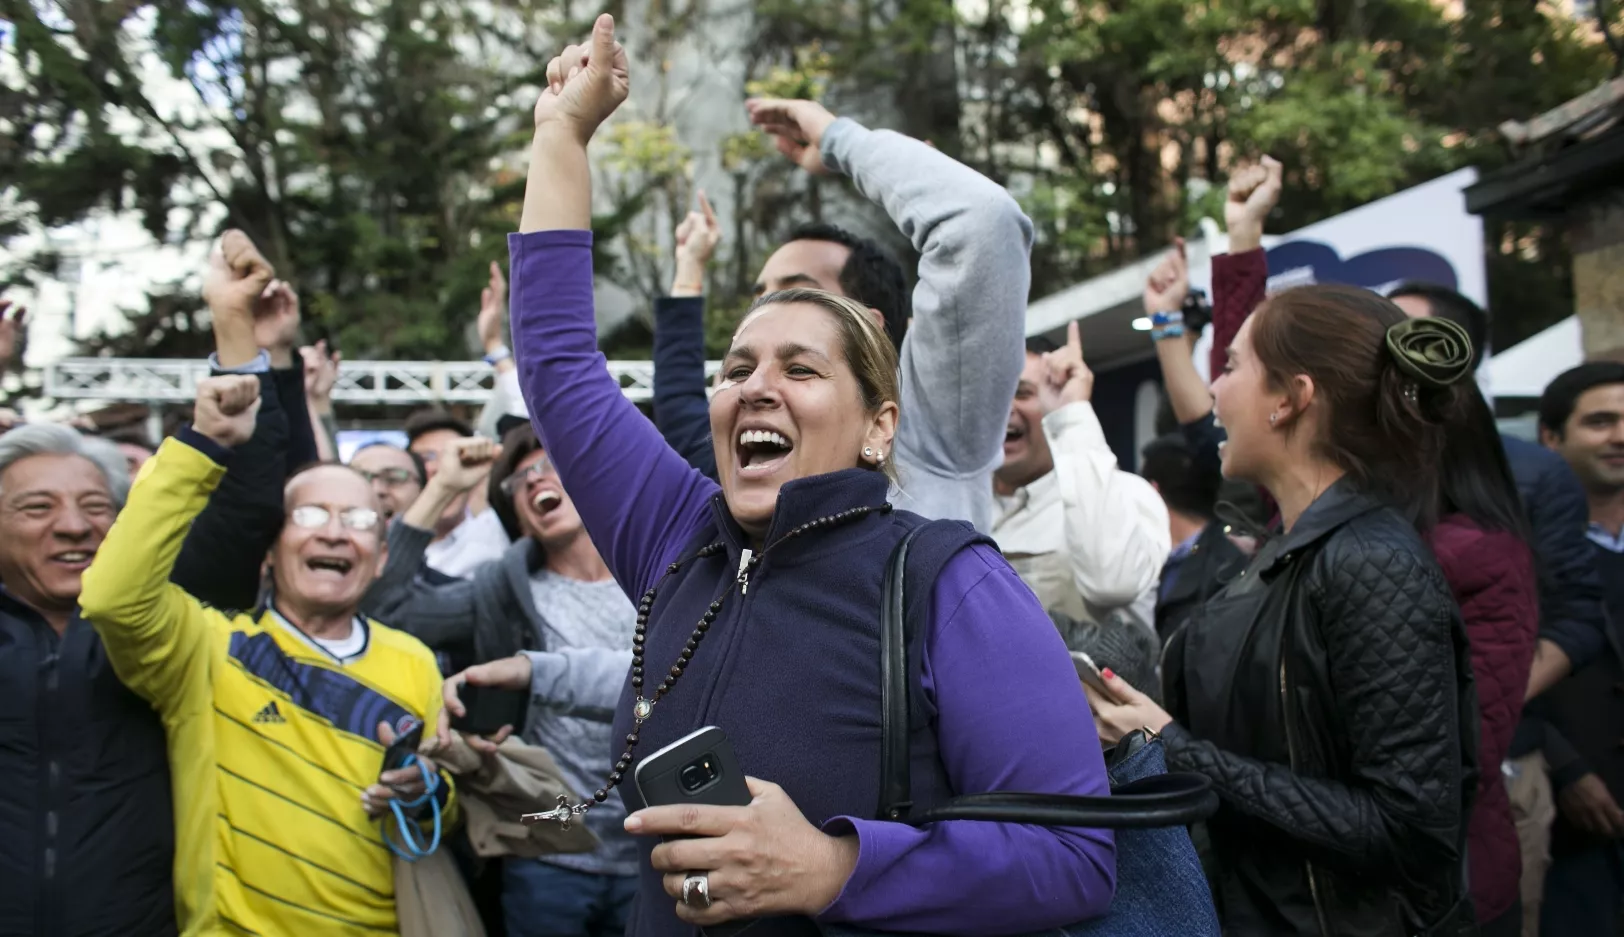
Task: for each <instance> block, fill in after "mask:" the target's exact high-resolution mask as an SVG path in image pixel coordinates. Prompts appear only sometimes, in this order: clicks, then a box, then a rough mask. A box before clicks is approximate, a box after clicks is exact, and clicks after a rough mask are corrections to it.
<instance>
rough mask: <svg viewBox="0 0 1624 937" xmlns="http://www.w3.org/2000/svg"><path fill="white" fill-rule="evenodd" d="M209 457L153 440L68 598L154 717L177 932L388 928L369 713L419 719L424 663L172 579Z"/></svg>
mask: <svg viewBox="0 0 1624 937" xmlns="http://www.w3.org/2000/svg"><path fill="white" fill-rule="evenodd" d="M223 473H224V469H223V468H222V467H221V466H219V465H218V464H216V463H215V462H214V461H213V460H211V459H210V458H209V457H208V456H207V455H204V454H203V453H202V452H200V451H198V450H197V449H195V448H193V447H191V446H188V445H186V444H185V443H183V442H180V441H178V440H175V439H170V440H168V441H166V442H165V443H164V444H163V446H162V447H161V448H160V449H159V451H158V454H157V455H156V456H154V457H153V458H152V459H151V460H149V461H148V462H147V464H146V465H145V466H144V467H143V469H142V472H141V473H140V477H139V478H138V479H137V481H136V484H135V486H134V487H133V488H132V489H131V491H130V499H129V503H128V504H127V505H126V506H125V508H124V510H123V512H122V513H121V514H120V515H119V519H118V521H117V522H116V523H115V524H114V525H113V528H112V530H111V531H109V532H108V535H107V539H106V541H105V542H104V543H103V544H102V546H101V549H100V550H99V551H98V552H97V554H96V559H95V562H94V563H93V564H92V565H91V568H90V569H89V570H87V571H86V572H85V575H84V590H83V593H82V594H81V597H80V605H81V611H82V614H83V616H84V617H85V618H86V619H87V620H88V621H90V622H91V623H92V624H93V625H95V628H96V631H97V632H98V633H99V634H100V635H101V637H102V641H103V642H104V644H105V645H106V647H107V653H108V656H109V658H110V659H111V661H112V663H113V666H114V669H115V670H116V671H117V673H118V675H119V678H120V679H122V680H123V681H124V683H125V684H126V685H127V686H129V687H130V689H132V690H134V691H135V692H136V693H139V694H141V695H142V696H143V697H145V698H147V699H149V700H151V701H152V704H153V706H154V708H156V709H157V710H158V712H159V714H160V715H161V716H162V717H163V721H164V727H165V729H166V731H167V734H168V745H169V762H170V769H171V774H172V776H173V785H174V804H175V825H176V831H175V832H176V836H175V844H176V845H175V893H176V907H177V911H178V912H179V915H180V921H181V929H182V933H184V934H187V935H198V934H240V933H253V934H264V935H304V934H392V933H396V932H397V930H398V928H397V925H396V920H395V889H394V855H393V853H391V852H390V851H389V849H388V847H387V846H386V845H385V844H384V840H383V836H382V832H381V826H380V823H379V821H376V820H372V819H370V818H369V817H367V815H366V813H365V812H364V811H363V810H362V808H361V792H362V790H364V789H365V788H366V787H367V786H368V785H370V784H372V783H374V782H375V781H376V780H377V777H378V772H379V770H380V768H381V766H382V762H383V751H384V749H383V746H382V745H381V744H380V743H379V742H378V738H377V726H378V723H379V722H387V723H390V724H391V725H394V724H397V723H398V722H399V720H400V718H401V717H402V716H406V715H411V716H415V717H417V718H419V719H422V720H423V721H424V722H425V723H426V725H425V730H424V731H425V736H424V737H425V738H427V737H429V736H430V735H431V734H432V733H433V731H434V729H435V724H436V722H437V720H438V719H439V715H440V698H441V697H440V682H441V681H440V673H439V669H438V667H437V666H436V664H435V661H434V656H433V654H431V653H430V652H429V650H428V648H427V647H425V646H424V645H423V644H422V643H421V642H419V641H418V640H417V639H416V638H413V637H411V636H410V635H407V634H404V633H402V632H399V631H395V630H393V629H391V628H387V627H385V626H383V625H380V624H377V623H376V622H371V623H368V626H367V644H366V647H365V649H364V650H363V651H362V653H361V654H360V655H359V656H357V657H352V658H349V659H348V660H347V662H345V663H340V662H338V661H337V660H335V659H334V658H333V657H332V656H331V655H329V654H327V653H325V652H324V651H323V650H321V649H320V648H319V647H316V646H315V645H313V644H312V643H310V642H308V641H307V640H305V639H304V638H303V637H302V636H300V635H297V634H295V633H294V632H292V631H290V630H289V629H288V628H287V627H286V626H284V625H282V624H280V623H278V622H277V621H276V620H275V618H274V616H273V615H271V614H269V613H266V614H264V615H262V616H261V617H260V618H259V619H258V620H257V621H256V620H255V619H254V618H253V617H251V616H249V615H238V616H237V617H236V618H227V617H226V616H225V615H224V614H222V613H220V612H218V611H215V610H214V609H211V608H206V607H204V606H203V605H202V604H200V603H199V602H198V601H197V600H196V599H194V598H192V597H191V596H189V595H187V594H186V593H185V592H184V591H183V590H181V589H180V588H179V587H178V586H175V585H172V584H171V583H170V582H169V574H170V571H171V569H172V568H173V566H174V563H175V559H176V557H177V556H178V555H179V553H180V547H181V542H182V540H183V539H184V537H185V535H186V531H187V529H188V528H189V527H190V526H191V522H192V519H193V518H194V517H195V516H196V515H197V514H198V513H199V512H200V511H201V510H202V509H203V506H204V504H205V503H207V500H208V497H209V493H210V492H211V491H213V490H214V487H215V485H216V484H218V482H219V480H220V477H221V475H222V474H223ZM442 783H445V784H449V783H450V780H449V778H448V777H443V780H442ZM453 809H454V803H448V804H447V809H446V811H445V812H444V816H443V821H442V827H443V828H445V829H449V828H450V826H451V823H452V821H453V820H454V816H453V814H452V811H453ZM387 820H388V822H389V823H391V824H393V822H394V820H393V818H387Z"/></svg>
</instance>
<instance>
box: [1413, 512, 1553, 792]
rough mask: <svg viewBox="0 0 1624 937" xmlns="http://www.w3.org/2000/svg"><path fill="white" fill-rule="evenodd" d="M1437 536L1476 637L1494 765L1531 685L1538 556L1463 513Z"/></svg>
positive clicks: (1487, 761) (1435, 543) (1486, 756)
mask: <svg viewBox="0 0 1624 937" xmlns="http://www.w3.org/2000/svg"><path fill="white" fill-rule="evenodd" d="M1431 539H1432V548H1433V552H1434V553H1436V554H1437V557H1438V563H1439V565H1440V566H1442V567H1443V571H1444V578H1445V579H1447V580H1448V581H1449V588H1450V591H1451V592H1453V593H1454V594H1455V601H1456V602H1457V603H1459V605H1460V610H1461V618H1462V620H1463V621H1464V622H1465V624H1466V634H1467V637H1468V638H1469V639H1470V641H1471V644H1472V675H1473V676H1474V677H1475V678H1476V679H1477V699H1478V709H1479V712H1480V713H1481V714H1482V719H1483V727H1482V728H1483V734H1482V739H1481V748H1480V754H1481V755H1482V761H1483V765H1484V767H1485V771H1488V770H1489V768H1491V767H1498V765H1499V764H1500V762H1501V761H1502V760H1504V759H1505V757H1506V751H1507V749H1508V748H1510V746H1511V736H1512V733H1513V732H1515V731H1516V728H1517V720H1518V719H1519V718H1520V717H1521V713H1522V704H1523V696H1524V694H1525V693H1526V692H1527V690H1528V671H1529V668H1530V667H1531V666H1532V665H1533V662H1534V643H1535V640H1536V638H1537V637H1538V635H1539V599H1538V589H1537V588H1536V587H1535V578H1534V558H1533V554H1532V553H1531V552H1530V551H1529V549H1528V545H1527V544H1525V543H1523V541H1522V539H1521V538H1519V537H1518V536H1517V535H1515V534H1512V533H1508V532H1506V531H1484V530H1481V529H1479V528H1478V527H1477V526H1476V525H1474V524H1472V523H1471V522H1470V521H1468V520H1466V519H1465V518H1463V517H1461V516H1460V515H1452V516H1450V517H1446V518H1444V519H1443V520H1442V521H1441V522H1440V523H1439V524H1438V526H1437V527H1436V528H1434V529H1433V532H1432V537H1431ZM1489 776H1491V777H1495V778H1497V777H1498V773H1497V772H1489Z"/></svg>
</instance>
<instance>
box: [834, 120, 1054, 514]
mask: <svg viewBox="0 0 1624 937" xmlns="http://www.w3.org/2000/svg"><path fill="white" fill-rule="evenodd" d="M822 151H823V161H824V163H825V164H827V165H828V166H829V168H831V169H833V170H836V171H838V172H841V173H844V174H845V175H847V176H849V177H850V178H851V180H852V183H853V184H854V185H856V187H857V190H858V191H859V192H861V193H862V194H863V195H864V196H865V197H867V198H868V199H870V200H872V201H874V202H875V203H876V204H878V205H879V206H880V207H881V208H884V209H885V212H886V214H887V215H889V216H890V217H891V221H892V222H893V223H894V224H896V226H897V228H898V229H899V230H900V231H901V232H902V234H903V235H904V236H905V237H907V238H908V240H909V241H910V242H912V243H913V247H914V250H916V251H918V252H919V282H918V284H917V285H916V286H915V287H914V293H913V323H912V325H910V326H909V328H908V333H907V336H906V338H904V340H903V342H902V419H901V422H900V423H899V425H898V428H897V438H896V442H895V444H894V453H893V458H894V459H895V460H896V464H897V467H898V469H899V472H900V474H901V477H902V482H901V485H900V486H899V491H897V492H894V495H895V498H896V503H897V506H898V507H902V508H906V509H907V510H910V511H914V512H916V513H919V514H922V515H924V516H925V517H931V518H957V519H961V520H967V521H970V522H971V523H972V524H974V525H975V526H976V529H977V530H981V531H987V530H990V529H991V528H992V473H993V470H994V469H996V468H997V467H998V466H999V465H1000V464H1002V462H1003V458H1004V454H1003V445H1004V428H1005V426H1007V425H1008V422H1009V407H1010V403H1011V402H1012V401H1013V400H1014V398H1015V384H1016V382H1017V381H1018V380H1019V379H1020V374H1021V368H1022V366H1023V365H1024V363H1025V335H1026V302H1027V292H1028V290H1029V289H1030V288H1031V282H1032V270H1031V251H1032V223H1031V221H1030V220H1029V219H1028V218H1027V217H1026V215H1025V214H1023V213H1022V212H1021V208H1020V206H1019V205H1018V204H1016V202H1015V200H1014V199H1013V198H1011V197H1010V194H1009V193H1008V192H1006V191H1005V190H1004V188H1003V187H1002V186H1000V185H998V184H997V183H996V182H993V181H992V180H991V179H988V178H987V177H986V176H983V175H981V174H980V173H978V172H976V171H975V170H973V169H971V168H970V167H968V166H965V165H964V164H963V163H960V162H958V161H956V160H954V159H952V158H951V157H949V156H947V155H946V154H944V153H941V152H938V151H937V150H935V149H933V148H931V147H929V146H927V145H925V144H924V143H921V142H919V141H918V140H915V139H913V138H911V137H906V136H903V135H902V134H899V133H893V132H892V131H889V130H869V129H867V128H865V127H863V126H862V125H861V124H858V123H857V122H856V121H853V120H851V119H849V118H844V117H843V118H841V119H839V120H837V121H835V122H834V123H833V124H832V125H830V127H829V129H828V130H826V131H824V134H823V145H822Z"/></svg>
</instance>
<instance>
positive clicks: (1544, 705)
mask: <svg viewBox="0 0 1624 937" xmlns="http://www.w3.org/2000/svg"><path fill="white" fill-rule="evenodd" d="M1590 549H1591V551H1592V553H1593V555H1594V557H1595V562H1596V566H1597V569H1598V570H1599V571H1600V572H1601V574H1602V579H1603V581H1605V582H1606V583H1607V593H1608V595H1607V611H1608V616H1607V617H1608V625H1609V628H1608V641H1607V644H1606V646H1605V647H1604V648H1603V649H1602V652H1601V654H1599V655H1597V657H1596V659H1595V660H1593V661H1591V662H1590V663H1589V664H1588V665H1586V666H1585V667H1584V669H1582V670H1579V671H1578V672H1576V673H1574V674H1573V676H1571V677H1568V678H1567V679H1566V680H1563V681H1562V682H1561V683H1558V684H1557V685H1556V686H1554V687H1552V688H1551V689H1550V691H1549V692H1547V693H1546V694H1545V695H1544V696H1542V697H1540V698H1539V700H1537V702H1538V703H1539V704H1540V706H1539V711H1540V712H1541V713H1542V714H1543V715H1544V717H1545V719H1546V721H1547V723H1548V725H1549V730H1548V731H1549V732H1551V734H1553V735H1555V734H1557V733H1560V738H1561V739H1562V740H1564V741H1565V742H1567V743H1568V744H1571V746H1572V748H1573V752H1574V755H1575V757H1573V758H1572V759H1571V760H1570V761H1568V762H1567V763H1566V764H1562V765H1556V764H1554V763H1553V767H1552V770H1551V784H1552V785H1553V786H1554V787H1555V788H1556V790H1557V791H1558V792H1560V791H1561V790H1562V789H1563V788H1565V787H1567V786H1568V785H1570V784H1572V783H1573V782H1574V781H1577V780H1578V779H1579V778H1581V777H1583V776H1585V775H1586V774H1592V773H1594V774H1596V775H1597V776H1599V777H1600V778H1601V779H1602V780H1603V781H1604V782H1606V784H1607V789H1608V790H1609V791H1610V792H1612V795H1613V799H1614V800H1617V801H1620V802H1624V653H1621V650H1624V554H1619V553H1614V552H1613V551H1611V550H1609V549H1607V548H1605V547H1602V546H1598V545H1596V544H1591V547H1590ZM1547 741H1548V742H1549V739H1547ZM1548 757H1549V755H1548ZM1602 845H1605V843H1604V842H1603V841H1600V840H1598V839H1596V838H1595V837H1594V836H1592V835H1591V834H1589V833H1587V832H1585V831H1583V830H1581V829H1579V828H1578V827H1576V826H1574V825H1573V824H1571V823H1569V822H1568V820H1567V817H1565V816H1563V815H1562V814H1560V813H1558V814H1557V817H1556V822H1555V823H1554V824H1553V825H1552V827H1551V852H1553V853H1556V854H1558V855H1565V854H1568V853H1573V852H1579V851H1583V850H1587V849H1595V848H1597V847H1598V846H1602Z"/></svg>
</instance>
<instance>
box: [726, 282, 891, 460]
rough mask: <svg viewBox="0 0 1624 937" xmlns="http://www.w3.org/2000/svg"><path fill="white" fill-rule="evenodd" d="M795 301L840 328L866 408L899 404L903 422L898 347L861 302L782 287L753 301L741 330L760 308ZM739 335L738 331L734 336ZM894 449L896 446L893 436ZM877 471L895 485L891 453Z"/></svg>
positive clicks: (842, 346)
mask: <svg viewBox="0 0 1624 937" xmlns="http://www.w3.org/2000/svg"><path fill="white" fill-rule="evenodd" d="M792 303H803V304H805V305H809V306H816V307H818V308H819V309H821V310H823V311H824V312H826V313H828V314H829V316H830V317H831V318H833V319H834V321H835V325H836V326H837V327H838V328H839V329H840V353H841V354H842V355H843V356H844V357H845V359H846V366H847V367H849V368H851V371H852V374H853V376H855V377H856V378H857V389H858V391H859V393H860V394H861V396H862V401H863V408H864V409H865V410H867V411H868V412H869V413H870V414H874V413H878V412H879V410H880V407H882V406H884V405H885V404H887V403H892V404H896V406H897V420H898V421H899V422H900V421H901V419H902V392H901V388H900V386H899V384H898V381H897V350H896V346H895V345H892V344H891V339H890V337H889V336H887V335H886V334H885V330H884V329H883V328H881V326H880V323H879V322H878V321H876V319H875V317H874V313H873V311H872V310H870V309H869V308H868V307H867V306H865V305H863V304H862V303H860V302H857V301H856V300H852V299H847V298H846V297H844V296H837V295H836V294H834V293H830V292H826V291H824V290H812V289H804V288H796V289H788V290H779V291H777V292H775V293H768V294H766V295H765V296H762V297H760V298H759V299H757V300H756V301H755V302H753V303H751V304H750V308H749V309H748V310H746V311H745V313H744V317H743V318H742V319H740V320H739V329H741V330H742V329H743V328H744V324H745V323H746V322H749V321H750V317H751V316H753V315H755V313H756V311H757V310H760V309H763V308H765V307H767V306H783V305H789V304H792ZM737 336H738V333H737V332H735V333H734V337H735V338H736V337H737ZM892 448H893V449H895V445H894V437H893V446H892ZM860 464H861V465H862V467H864V468H875V466H873V465H872V464H870V463H867V462H863V463H860ZM878 470H879V471H880V472H882V473H884V474H885V477H887V478H889V479H891V481H892V483H893V484H894V483H896V482H897V472H896V460H895V459H893V458H891V453H886V459H885V461H884V462H883V463H881V464H880V465H879V466H878Z"/></svg>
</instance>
